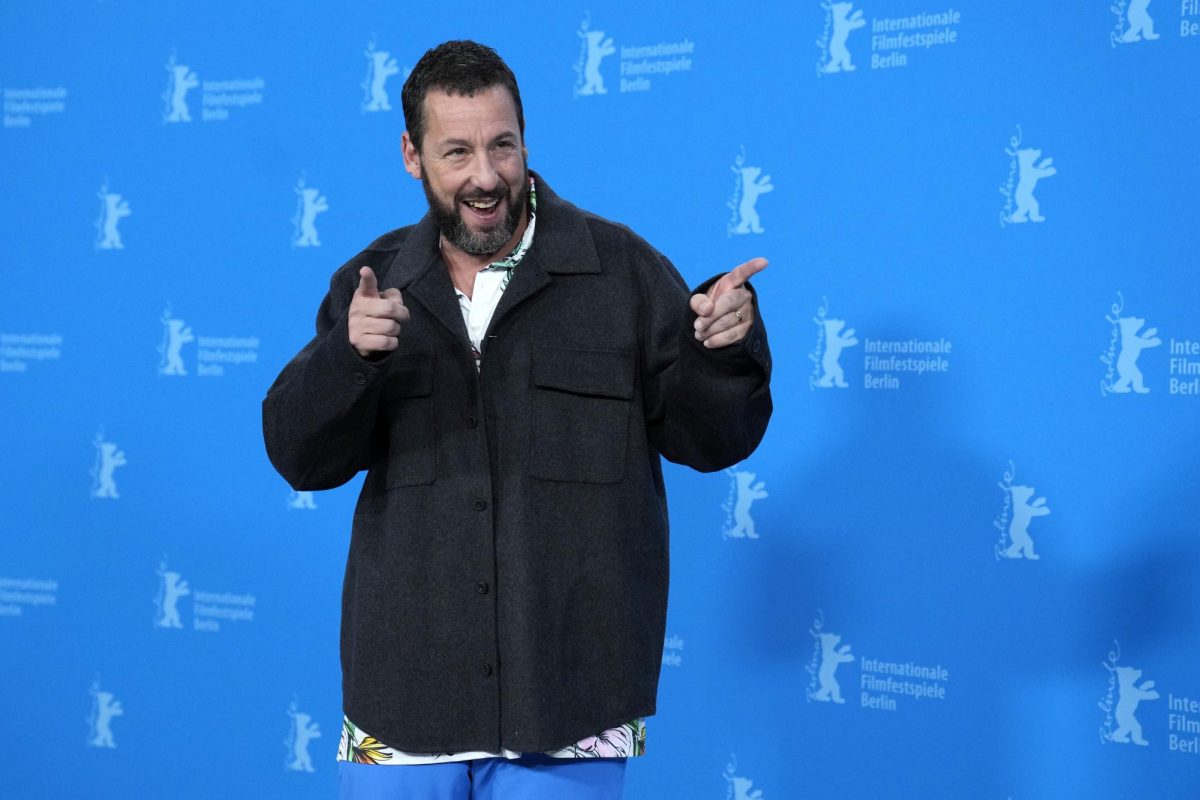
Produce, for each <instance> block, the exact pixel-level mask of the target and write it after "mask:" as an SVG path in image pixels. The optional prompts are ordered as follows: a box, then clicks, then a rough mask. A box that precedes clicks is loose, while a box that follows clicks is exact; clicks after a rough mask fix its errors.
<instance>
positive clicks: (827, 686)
mask: <svg viewBox="0 0 1200 800" xmlns="http://www.w3.org/2000/svg"><path fill="white" fill-rule="evenodd" d="M818 637H819V638H820V640H821V667H820V670H819V671H818V673H817V680H818V682H819V688H818V689H817V691H816V693H814V694H813V695H812V699H813V700H820V701H821V702H823V703H828V702H830V701H833V702H834V703H844V702H846V701H845V700H844V699H842V687H841V686H839V685H838V682H837V678H835V677H834V673H835V672H837V668H838V666H840V665H841V664H845V663H847V662H850V661H853V660H854V656H853V655H851V653H850V645H848V644H844V645H842V646H841V647H838V643H839V642H841V641H842V637H841V636H838V635H836V634H832V633H821V634H818Z"/></svg>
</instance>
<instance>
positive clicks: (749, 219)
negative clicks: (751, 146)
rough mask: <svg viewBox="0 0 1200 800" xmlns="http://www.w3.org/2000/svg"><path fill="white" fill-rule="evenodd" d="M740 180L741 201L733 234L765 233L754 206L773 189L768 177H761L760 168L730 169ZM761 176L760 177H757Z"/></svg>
mask: <svg viewBox="0 0 1200 800" xmlns="http://www.w3.org/2000/svg"><path fill="white" fill-rule="evenodd" d="M732 169H733V171H734V172H735V173H737V175H738V176H739V177H740V178H741V186H740V189H741V201H740V202H739V203H738V224H737V226H736V227H734V229H733V232H734V233H765V232H766V231H764V230H763V226H762V222H761V221H760V220H759V217H758V210H757V209H756V208H755V204H756V203H758V198H759V196H761V195H764V194H766V193H767V192H770V191H773V190H774V189H775V187H774V186H773V185H772V184H771V176H770V175H762V167H732ZM760 175H761V177H759V176H760Z"/></svg>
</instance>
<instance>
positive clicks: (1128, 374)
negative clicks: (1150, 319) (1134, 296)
mask: <svg viewBox="0 0 1200 800" xmlns="http://www.w3.org/2000/svg"><path fill="white" fill-rule="evenodd" d="M1118 324H1119V325H1120V326H1121V353H1120V355H1118V356H1117V375H1119V376H1120V377H1119V378H1118V380H1117V382H1116V383H1114V384H1113V387H1112V391H1114V392H1116V393H1117V394H1126V393H1128V392H1129V391H1131V390H1132V391H1134V392H1137V393H1138V394H1146V393H1148V392H1149V391H1150V390H1149V389H1147V388H1146V384H1145V382H1144V380H1143V376H1142V371H1141V370H1140V369H1138V366H1137V360H1138V356H1140V355H1141V354H1142V351H1143V350H1145V349H1146V348H1148V347H1158V346H1159V345H1160V344H1162V339H1159V338H1158V328H1150V329H1149V330H1147V331H1144V332H1142V333H1139V331H1141V329H1142V326H1143V325H1145V324H1146V320H1144V319H1138V318H1137V317H1121V318H1120V319H1119V320H1118Z"/></svg>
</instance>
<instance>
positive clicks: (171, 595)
mask: <svg viewBox="0 0 1200 800" xmlns="http://www.w3.org/2000/svg"><path fill="white" fill-rule="evenodd" d="M158 578H159V583H158V597H156V598H155V600H154V604H155V606H157V607H158V614H157V615H156V616H155V618H154V624H155V626H156V627H159V628H182V627H183V621H182V620H181V619H180V617H179V600H180V598H183V597H187V596H188V595H190V594H191V593H192V590H191V588H190V587H189V586H188V582H187V581H185V580H184V579H183V576H182V575H180V574H179V573H178V572H173V571H171V570H169V569H167V561H166V559H165V558H164V559H163V560H162V562H161V563H160V564H159V566H158Z"/></svg>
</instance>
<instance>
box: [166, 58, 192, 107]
mask: <svg viewBox="0 0 1200 800" xmlns="http://www.w3.org/2000/svg"><path fill="white" fill-rule="evenodd" d="M167 74H168V76H169V77H168V79H167V94H166V98H167V109H166V113H165V114H164V115H163V121H164V122H191V121H192V115H191V113H190V112H189V111H188V106H187V93H188V92H189V91H191V90H192V89H195V88H196V87H197V86H199V85H200V78H199V77H197V76H196V73H195V72H193V71H192V68H191V67H189V66H187V65H185V64H176V63H175V57H174V56H172V57H171V60H170V61H168V62H167Z"/></svg>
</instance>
